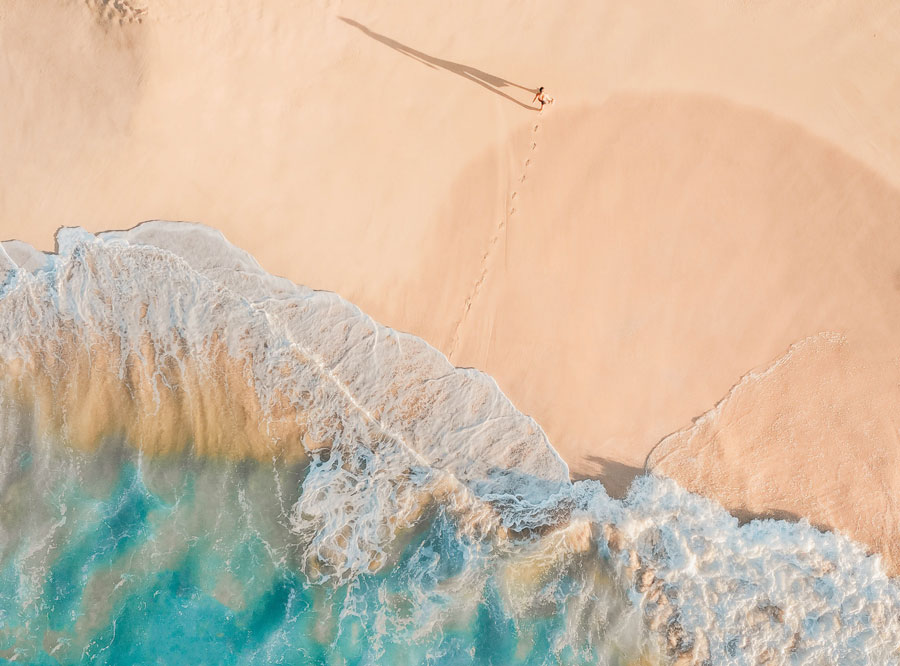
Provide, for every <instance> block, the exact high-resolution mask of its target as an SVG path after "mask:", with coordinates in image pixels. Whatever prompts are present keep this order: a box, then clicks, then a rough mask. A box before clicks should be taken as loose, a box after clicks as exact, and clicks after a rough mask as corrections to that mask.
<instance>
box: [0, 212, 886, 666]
mask: <svg viewBox="0 0 900 666" xmlns="http://www.w3.org/2000/svg"><path fill="white" fill-rule="evenodd" d="M57 242H58V254H52V255H44V254H41V253H36V252H35V251H33V250H31V249H30V248H28V247H27V246H24V245H23V244H18V243H16V244H5V248H4V251H3V252H2V253H0V361H2V362H3V363H5V364H6V367H7V369H8V371H9V372H10V373H12V372H13V370H12V369H15V373H18V374H17V381H19V383H20V384H21V382H22V381H23V380H22V377H23V376H25V377H26V379H27V376H28V374H29V373H32V374H34V373H41V372H45V373H49V374H50V375H53V374H54V373H56V374H59V373H61V372H63V371H62V370H60V369H59V368H60V367H62V368H74V367H76V365H77V363H76V361H77V360H78V358H80V357H81V356H85V357H86V358H88V359H96V358H99V356H100V354H101V353H102V355H103V356H104V358H108V359H111V361H110V363H109V367H110V368H112V369H113V370H114V371H115V372H114V373H113V376H110V377H105V378H104V377H99V378H97V377H96V376H94V375H96V374H98V373H99V372H100V371H99V370H94V371H91V370H88V371H87V372H88V374H89V375H91V376H90V377H89V380H90V381H91V382H94V383H93V384H91V386H93V387H97V386H100V385H101V384H102V382H111V383H119V384H122V383H124V384H126V385H127V386H128V395H129V396H130V398H129V399H131V400H133V401H134V402H135V403H137V404H139V407H140V409H141V410H144V411H147V410H150V411H152V410H154V409H156V410H157V412H156V418H157V419H158V421H159V422H160V424H162V422H163V421H165V420H166V419H167V418H168V417H167V415H166V414H165V413H163V408H164V406H165V405H166V404H168V403H167V402H166V401H167V400H169V398H167V397H166V396H167V395H168V394H172V395H175V394H179V391H181V393H190V391H189V390H187V389H184V388H180V385H179V383H183V384H184V385H185V386H187V384H188V382H187V378H188V377H193V376H194V375H197V373H199V375H200V377H201V379H203V380H205V381H207V382H219V383H221V382H226V383H227V384H228V386H229V387H230V389H229V391H230V393H238V392H240V391H249V392H250V393H251V394H252V398H253V401H255V402H254V404H258V405H259V409H260V411H259V416H260V418H259V421H258V422H254V423H251V424H250V426H248V427H253V428H258V429H260V430H261V431H262V435H263V438H262V440H263V441H269V442H270V443H271V444H270V445H266V446H270V448H269V449H266V448H263V449H260V448H255V449H252V450H250V449H247V450H245V449H241V448H240V447H238V448H236V449H235V448H234V446H233V442H232V441H230V439H229V438H228V437H227V436H226V435H222V434H221V433H219V434H217V435H216V436H215V437H213V438H212V440H213V441H214V442H217V443H218V445H219V446H220V447H221V450H222V451H223V452H225V453H230V454H231V455H236V454H239V455H253V456H254V457H256V458H258V459H263V460H265V459H267V458H268V457H278V456H284V455H286V452H285V450H284V447H285V446H294V447H299V448H302V449H303V451H302V453H303V454H304V455H307V456H309V458H310V460H311V464H310V466H309V471H308V473H307V474H306V476H305V478H304V480H303V489H302V493H301V494H300V496H299V499H296V500H295V501H294V504H293V505H292V506H291V507H290V508H289V509H284V510H285V511H286V513H287V517H288V524H289V527H290V530H291V531H292V532H293V534H294V535H295V536H297V538H298V539H300V542H301V543H302V545H303V548H304V557H303V558H302V559H303V562H302V564H301V566H304V567H306V570H307V572H308V573H310V574H311V575H313V576H316V577H319V578H321V579H323V580H324V579H331V580H341V581H347V580H352V579H353V578H354V577H355V576H357V575H358V574H359V573H361V572H365V571H372V570H377V569H379V568H381V567H384V566H386V565H387V564H388V563H389V561H390V558H391V557H392V543H393V542H394V541H395V540H396V539H398V536H399V532H398V530H402V529H403V528H404V527H409V526H411V525H413V524H414V523H415V522H416V521H417V520H418V518H419V516H420V515H421V514H422V512H423V511H424V510H425V509H426V507H427V506H428V505H430V504H437V505H438V506H440V507H441V508H442V509H443V510H445V511H447V513H448V514H449V515H451V516H453V517H454V519H455V520H456V521H457V523H458V525H459V526H460V529H462V530H464V531H469V533H470V534H471V535H472V537H473V538H474V539H475V540H476V541H479V542H483V543H485V544H487V545H486V546H485V547H486V548H487V552H488V556H492V557H496V558H500V559H502V558H505V557H507V555H508V554H509V553H511V552H512V553H516V555H515V557H511V559H509V562H508V564H507V568H506V571H507V574H508V576H509V577H510V579H516V580H520V583H521V584H519V583H517V584H516V585H512V586H510V588H509V590H510V591H509V593H508V595H507V602H508V603H509V604H510V605H512V606H514V607H516V606H521V607H522V609H530V608H532V607H533V606H534V604H536V603H537V601H536V600H535V599H534V598H531V597H530V596H529V595H528V594H525V593H523V592H522V590H527V589H530V588H529V587H528V585H527V584H526V582H522V581H525V579H528V578H529V577H531V578H534V577H535V576H537V575H538V574H536V573H535V571H546V570H547V569H548V568H550V569H552V568H553V567H558V566H562V564H561V563H562V562H563V561H564V560H565V559H566V558H567V557H568V556H569V555H571V554H572V553H582V554H585V553H587V554H590V556H591V557H594V558H595V559H596V560H597V561H598V562H600V561H601V560H602V561H604V562H607V563H608V564H609V565H610V566H611V570H612V571H613V575H614V577H615V579H616V580H617V581H618V583H617V584H618V586H619V587H620V589H621V590H622V593H623V594H625V595H626V596H629V597H630V598H631V600H632V602H633V606H634V608H635V609H637V611H638V615H639V616H640V617H641V618H642V620H641V621H642V622H643V624H644V625H645V626H646V627H648V628H649V629H650V630H651V632H652V634H653V635H656V636H659V637H661V638H660V640H661V644H662V645H663V649H664V651H665V653H666V654H667V655H668V656H669V657H670V658H671V659H676V658H679V657H681V658H685V659H690V660H693V661H694V662H697V663H699V662H702V661H704V660H707V659H709V660H711V663H716V664H719V663H727V664H731V663H734V664H756V663H762V662H763V661H765V660H767V659H768V662H769V663H878V664H889V663H900V589H898V586H897V584H896V583H895V582H894V581H892V580H890V579H889V578H888V577H887V576H886V575H885V573H884V571H883V569H882V567H881V563H880V560H879V558H877V557H867V556H866V554H865V552H864V550H863V549H862V548H861V547H860V546H858V545H857V544H854V543H852V542H851V541H849V540H848V539H846V538H844V537H843V536H841V535H838V534H832V533H822V532H819V531H817V530H815V529H814V528H812V527H810V526H809V525H808V524H807V523H806V522H800V523H787V522H783V521H771V520H770V521H762V522H759V521H757V522H752V523H750V524H748V525H744V526H739V525H738V523H737V520H736V519H734V518H733V517H731V516H730V515H728V514H727V513H726V512H725V511H724V510H723V509H722V508H721V507H720V506H718V505H716V504H715V503H713V502H711V501H708V500H705V499H702V498H699V497H697V496H694V495H691V494H689V493H687V492H686V491H684V490H683V489H681V488H679V487H678V486H677V485H676V484H675V483H674V482H672V481H668V480H663V479H658V478H654V477H644V478H641V479H639V480H638V482H636V484H635V485H634V486H633V488H632V490H631V492H630V493H629V495H628V497H627V498H626V499H625V500H623V501H616V500H612V499H610V498H609V497H608V496H607V494H606V492H605V491H604V489H603V487H602V485H601V484H599V483H598V482H590V481H586V482H579V483H575V484H571V483H570V482H569V480H568V470H567V468H566V465H565V464H564V463H563V461H562V460H561V459H560V458H559V456H558V455H557V454H556V452H555V451H554V450H553V448H552V447H551V446H550V444H549V442H548V441H547V439H546V437H545V436H544V433H543V432H542V431H541V429H540V427H539V426H538V425H537V424H536V423H535V422H534V421H533V420H532V419H530V418H529V417H527V416H525V415H523V414H521V413H520V412H518V411H517V410H516V409H515V408H514V407H513V406H512V404H511V403H510V402H509V400H507V399H506V397H505V396H504V395H503V394H502V392H501V391H500V390H499V388H498V387H497V385H496V384H495V383H494V381H493V380H492V379H491V378H490V377H488V376H487V375H484V374H483V373H480V372H478V371H475V370H471V369H459V368H454V367H452V366H451V364H450V363H449V362H448V361H447V360H446V358H445V357H444V356H443V355H441V354H440V353H439V352H438V351H437V350H435V349H433V348H432V347H430V346H429V345H427V344H426V343H425V342H424V341H422V340H420V339H418V338H416V337H414V336H411V335H406V334H402V333H398V332H396V331H393V330H391V329H389V328H386V327H384V326H380V325H379V324H377V323H376V322H374V321H372V320H371V319H370V318H369V317H367V316H366V315H365V314H364V313H362V312H361V311H360V310H359V309H358V308H356V307H355V306H353V305H351V304H349V303H347V302H346V301H344V300H342V299H341V298H340V297H339V296H337V295H335V294H332V293H327V292H317V291H313V290H310V289H307V288H304V287H300V286H296V285H294V284H292V283H290V282H289V281H287V280H284V279H281V278H276V277H273V276H271V275H268V274H267V273H266V272H265V271H263V270H262V269H261V268H260V267H259V265H258V264H257V263H256V262H255V261H254V260H253V259H252V257H250V256H249V255H247V254H246V253H245V252H242V251H241V250H238V249H237V248H234V247H233V246H231V245H230V244H228V243H227V241H225V239H224V238H223V237H222V236H221V235H220V234H219V233H218V232H215V231H213V230H211V229H208V228H205V227H201V226H197V225H186V224H175V223H165V222H154V223H146V224H144V225H141V226H139V227H136V228H135V229H132V230H130V231H125V232H109V233H104V234H100V235H99V236H94V235H92V234H89V233H87V232H85V231H83V230H79V229H64V230H61V231H60V233H59V234H58V237H57ZM60 340H67V341H68V342H64V343H61V342H59V341H60ZM220 348H223V349H224V350H225V354H226V357H223V356H222V355H221V354H220V353H219V352H220ZM60 355H61V356H63V357H64V358H63V361H64V362H63V363H62V365H59V363H57V361H58V360H59V356H60ZM51 357H52V358H51ZM228 359H231V360H235V359H236V360H237V361H238V362H237V363H236V364H235V365H234V368H236V369H232V370H229V371H227V372H226V371H224V370H223V369H222V365H223V364H224V363H230V362H231V360H228ZM195 366H196V368H195ZM88 367H89V368H90V367H91V364H90V363H88ZM94 367H96V364H95V365H94ZM142 367H146V368H147V373H148V376H150V377H151V379H150V380H146V381H143V380H141V377H143V376H144V375H141V374H140V373H141V370H140V368H142ZM197 368H199V370H198V369H197ZM92 373H93V374H92ZM191 373H194V374H191ZM76 374H77V373H76ZM51 379H52V382H59V383H62V382H64V381H67V380H66V378H64V377H62V376H59V377H57V376H54V377H52V378H51ZM84 381H88V380H84ZM98 382H99V383H98ZM200 384H202V382H199V383H198V384H197V385H198V387H199V386H200ZM81 385H83V384H79V386H81ZM202 390H205V389H201V388H197V389H196V392H197V393H198V394H199V393H200V392H201V391H202ZM111 395H112V393H111ZM179 395H180V394H179ZM142 396H145V397H143V398H142ZM146 396H149V398H148V397H146ZM17 399H21V396H19V398H17ZM179 400H181V401H182V402H183V403H185V404H186V405H187V407H183V408H180V409H182V411H181V412H179V414H182V413H187V414H189V415H193V416H192V418H193V419H194V420H193V421H191V423H193V424H194V426H195V427H196V424H197V423H200V424H201V425H203V427H204V428H207V429H208V430H212V429H213V425H212V424H209V423H208V422H207V421H206V420H204V418H205V417H204V418H201V417H199V416H197V412H198V411H213V412H214V411H215V409H216V405H211V404H206V403H203V400H202V399H201V397H199V395H197V396H193V397H192V396H191V395H188V396H186V397H180V398H179ZM142 401H143V402H142ZM7 404H11V403H7ZM179 404H181V403H179ZM41 408H42V409H52V408H53V407H52V406H51V407H47V406H46V405H45V406H43V407H41ZM7 409H8V410H9V409H13V408H11V407H8V408H7ZM17 409H19V408H17ZM248 409H249V408H248ZM64 411H65V410H64ZM276 412H278V413H280V414H282V416H280V417H279V418H280V419H281V420H282V421H284V422H285V423H287V426H285V425H284V423H282V425H281V426H279V427H278V428H276V427H275V426H274V425H272V423H274V422H275V420H276V419H275V418H274V417H273V418H272V419H271V420H269V419H267V418H266V415H268V414H275V413H276ZM248 413H250V414H251V415H252V414H253V412H252V410H251V411H249V412H248ZM284 414H287V416H284ZM171 418H172V419H175V417H174V416H172V417H171ZM178 418H179V419H184V418H185V417H183V416H178ZM21 420H22V419H21V418H19V419H18V420H17V421H16V423H17V425H16V426H15V427H16V428H22V427H25V426H22V424H21V423H19V421H21ZM10 422H11V421H10V420H9V419H6V420H4V427H7V426H9V423H10ZM63 422H64V425H66V426H67V427H69V426H70V427H71V428H70V429H72V428H74V427H75V424H76V423H77V422H78V416H77V415H75V414H72V413H71V412H67V413H66V414H65V415H64V418H63ZM294 426H295V427H296V428H297V429H298V430H303V432H304V435H303V436H302V437H299V438H298V439H297V440H296V441H293V440H290V438H289V437H287V436H286V435H285V432H286V431H290V429H291V427H294ZM10 427H11V426H10ZM29 427H30V426H29ZM160 427H162V426H160ZM62 436H63V439H65V428H64V432H63V435H62ZM235 438H238V439H239V438H240V437H239V436H238V435H235ZM137 439H138V440H140V437H138V438H137ZM279 442H280V443H281V445H282V448H279ZM285 442H287V443H286V444H285ZM136 444H137V445H138V446H142V445H143V444H142V442H141V441H137V442H136ZM2 453H3V452H0V462H2V460H5V458H4V457H3V455H2ZM203 453H205V454H207V455H214V454H215V453H216V450H214V449H211V448H206V449H204V451H203ZM7 457H9V456H7ZM7 467H9V465H7ZM4 469H5V468H4ZM12 475H13V473H12V472H11V471H10V470H5V471H4V472H3V474H0V483H2V481H3V480H4V479H5V478H10V477H11V476H12ZM273 547H274V546H273ZM523 553H524V554H523ZM481 556H482V555H479V556H476V555H473V556H472V557H473V558H474V559H477V558H478V557H481ZM504 561H505V560H504ZM523 563H527V566H525V564H523ZM473 566H474V565H473ZM467 571H469V570H468V569H467ZM471 572H474V569H472V570H471ZM471 572H470V573H471ZM471 575H473V576H474V575H476V574H475V573H471ZM458 580H459V581H460V585H461V586H462V587H465V580H466V576H465V575H461V576H460V577H459V579H458ZM522 585H524V587H522ZM554 589H556V588H554ZM517 590H518V591H517ZM557 592H558V590H557ZM460 594H462V588H460ZM423 608H424V606H423ZM572 608H577V609H578V610H577V612H576V610H573V611H571V620H570V619H568V618H567V619H566V622H567V626H568V623H570V624H571V628H570V631H572V632H583V631H589V630H590V629H586V628H585V624H584V623H585V619H584V618H585V613H587V615H588V616H590V613H591V612H598V611H597V610H596V607H594V606H591V607H589V608H588V607H586V606H578V605H577V604H574V602H573V606H572ZM586 608H587V610H585V609H586ZM422 612H423V613H425V610H423V611H422ZM513 612H514V613H515V609H514V610H513ZM521 612H523V613H524V612H525V610H522V611H521ZM621 621H622V622H627V621H629V620H628V618H627V617H626V618H624V619H622V620H621ZM423 626H424V625H423Z"/></svg>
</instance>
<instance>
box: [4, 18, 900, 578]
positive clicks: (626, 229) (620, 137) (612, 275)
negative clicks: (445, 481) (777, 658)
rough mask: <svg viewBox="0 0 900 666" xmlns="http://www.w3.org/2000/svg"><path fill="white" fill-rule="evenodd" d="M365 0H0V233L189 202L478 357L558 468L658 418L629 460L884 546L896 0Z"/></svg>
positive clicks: (642, 432)
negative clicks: (542, 100) (542, 105)
mask: <svg viewBox="0 0 900 666" xmlns="http://www.w3.org/2000/svg"><path fill="white" fill-rule="evenodd" d="M383 5H384V3H375V2H356V1H346V2H340V3H330V2H310V3H296V6H295V4H294V3H278V2H262V1H260V0H241V1H240V2H238V1H237V0H234V1H232V0H229V1H226V2H204V1H201V0H197V1H195V2H183V1H182V0H144V1H143V3H138V2H132V3H131V4H126V3H122V2H118V3H117V2H103V1H99V0H92V1H91V2H88V3H86V4H85V3H83V2H81V1H80V0H55V1H50V0H48V1H47V2H41V3H35V2H32V1H31V0H0V45H2V53H3V56H4V57H3V58H2V59H0V89H2V90H4V91H5V93H4V95H3V96H2V99H0V145H2V146H3V153H2V159H0V236H2V237H4V238H12V237H15V238H22V239H24V240H27V241H29V242H31V243H34V244H36V245H38V246H41V247H45V248H49V247H50V246H51V245H52V234H53V231H54V230H55V229H56V228H57V227H58V226H60V225H82V226H85V227H86V228H88V229H92V230H99V229H107V228H121V227H127V226H131V225H132V224H134V223H137V222H139V221H141V220H144V219H150V218H164V219H184V220H193V221H200V222H205V223H207V224H210V225H213V226H215V227H218V228H220V229H222V230H223V231H224V232H225V233H226V235H227V236H228V238H229V239H230V240H231V241H232V242H234V243H235V244H237V245H239V246H241V247H243V248H245V249H247V250H248V251H250V252H251V253H252V254H254V255H255V256H256V257H257V258H258V259H259V260H260V262H261V263H262V265H263V266H264V267H265V268H267V269H268V270H270V271H272V272H274V273H278V274H283V275H285V276H287V277H289V278H291V279H293V280H295V281H297V282H301V283H304V284H307V285H310V286H313V287H316V288H322V289H330V290H334V291H337V292H339V293H340V294H342V295H343V296H345V297H346V298H348V299H349V300H351V301H353V302H355V303H357V304H358V305H359V306H361V307H362V308H363V309H364V310H365V311H367V312H368V313H370V314H371V315H372V316H373V317H375V318H376V319H377V320H379V321H381V322H383V323H385V324H388V325H390V326H393V327H395V328H398V329H402V330H407V331H411V332H413V333H416V334H418V335H421V336H423V337H424V338H425V339H426V340H428V341H430V342H431V343H432V344H434V345H435V346H437V347H438V348H440V349H441V350H443V351H444V352H445V353H446V354H448V355H449V356H450V358H451V359H452V360H453V361H454V362H455V363H457V364H459V365H472V366H475V367H478V368H481V369H483V370H485V371H487V372H489V373H490V374H492V375H493V376H494V377H495V378H496V379H497V381H498V382H499V384H500V386H501V387H502V388H503V389H504V391H506V392H507V394H508V395H509V396H510V397H511V398H512V399H513V401H514V402H515V403H516V404H517V405H518V406H519V407H520V408H521V409H522V410H523V411H526V412H528V413H530V414H532V415H533V416H535V417H536V418H537V419H538V421H539V422H540V423H541V424H542V425H543V426H544V427H545V429H546V430H547V432H548V434H549V436H550V438H551V440H552V441H553V443H554V445H555V446H556V447H557V449H558V450H559V451H560V453H561V454H562V455H563V456H564V457H565V458H566V460H567V461H568V462H569V463H570V466H571V470H572V472H573V475H574V476H579V477H580V476H598V477H600V478H602V479H603V480H604V481H605V482H606V483H607V484H608V487H609V488H610V489H611V490H612V491H613V492H615V493H620V492H622V491H623V490H624V488H625V487H626V486H627V483H628V481H629V480H630V478H631V477H632V476H633V475H634V474H635V473H637V472H638V471H639V470H640V469H642V468H643V466H644V462H645V458H646V456H647V455H648V453H650V451H651V450H652V449H653V447H654V445H655V444H656V443H657V442H659V441H660V440H661V439H663V438H664V437H666V435H668V434H669V433H671V432H673V431H679V432H677V434H675V435H673V436H672V437H670V438H668V439H666V440H665V441H664V443H663V444H662V446H661V447H660V448H658V449H657V450H656V451H655V452H654V453H653V454H652V455H651V456H650V459H649V463H650V466H651V467H652V468H653V469H656V470H658V471H660V472H662V473H666V474H671V475H673V476H675V477H676V478H677V479H678V480H679V481H681V482H682V483H683V484H685V485H687V486H688V487H690V488H691V489H694V490H697V491H699V492H702V493H706V494H709V495H712V496H714V497H716V498H718V499H720V500H721V501H722V502H723V503H724V504H725V505H726V506H727V507H728V508H729V509H731V510H733V511H735V512H736V513H739V514H742V515H758V514H763V515H773V514H774V515H797V516H806V517H808V518H809V519H810V520H811V521H812V522H813V523H815V524H819V525H823V526H832V527H839V528H841V529H843V530H845V531H847V532H848V533H850V534H852V535H853V536H854V537H856V538H858V539H861V540H863V541H865V542H866V543H868V544H869V545H870V546H871V547H873V548H874V549H878V550H881V551H882V552H884V553H886V554H890V557H891V558H892V559H891V560H890V562H891V563H892V566H894V570H895V571H896V570H897V568H896V567H897V566H900V553H898V552H897V549H896V539H897V526H898V524H900V509H898V508H897V507H896V504H895V499H894V498H895V497H897V490H898V485H900V465H898V464H896V462H897V457H898V455H900V443H898V441H897V439H898V438H897V433H898V430H897V428H898V419H897V407H896V405H897V400H896V399H897V397H898V396H897V391H898V389H897V386H898V384H900V363H898V362H900V340H898V336H896V335H895V334H894V332H895V331H897V330H900V329H898V324H900V114H898V113H897V109H898V108H900V78H898V77H897V76H896V75H895V73H896V72H898V71H900V6H898V5H897V3H896V2H894V1H893V0H871V1H867V2H851V3H847V2H837V1H836V0H829V1H826V2H819V3H808V2H799V1H793V2H780V3H775V2H722V1H720V0H685V2H679V3H671V2H667V1H665V0H639V1H637V2H628V3H622V2H606V1H602V2H597V1H595V0H584V1H582V2H576V1H568V0H566V1H560V2H552V3H549V2H512V0H495V1H491V2H483V1H482V0H462V1H461V2H456V3H453V4H452V6H450V5H447V4H446V3H424V4H423V3H420V2H411V1H409V2H394V3H391V4H390V7H386V6H383ZM143 9H146V10H147V11H146V13H141V11H140V10H143ZM138 18H140V19H141V20H140V22H138V21H137V19H138ZM120 19H121V21H120ZM538 85H546V86H547V87H548V90H549V92H550V94H551V95H553V96H555V97H556V98H557V103H556V104H555V105H554V106H553V107H552V108H550V109H549V110H548V111H547V112H545V113H544V114H543V115H542V116H538V114H537V113H535V111H534V110H532V109H529V108H528V106H529V102H530V100H531V98H532V92H531V91H530V89H532V88H535V87H536V86H538ZM820 333H829V334H835V335H837V336H840V338H841V340H842V341H841V342H836V341H835V338H834V337H833V336H831V335H825V336H823V337H817V338H814V339H813V341H812V342H809V343H805V344H804V345H803V346H802V348H800V351H798V350H797V348H795V350H794V351H793V352H791V354H790V355H789V357H788V358H787V360H784V361H781V362H779V363H778V364H776V367H775V369H774V370H769V371H764V369H765V368H766V367H767V366H769V364H771V363H773V362H774V361H776V359H779V358H781V357H782V356H783V355H784V354H785V353H786V352H787V350H788V349H789V347H790V346H791V345H792V344H794V343H797V342H798V341H801V340H804V339H807V338H809V337H810V336H815V335H817V334H820ZM752 369H756V370H757V372H756V373H751V374H750V375H747V374H746V373H748V372H749V371H751V370H752ZM745 375H746V376H745ZM741 377H744V379H743V380H741ZM739 380H740V383H739V384H738V385H737V386H736V388H734V390H733V391H732V392H731V393H730V394H729V390H730V389H731V387H732V386H734V385H735V383H736V382H739ZM726 395H729V397H728V398H727V399H726V400H725V401H724V402H722V403H721V404H720V405H719V407H718V408H717V409H716V411H714V412H712V413H710V414H708V415H707V416H705V417H703V418H702V419H700V420H699V421H698V422H697V423H696V424H695V425H694V426H693V427H690V423H691V419H692V418H693V417H696V416H698V415H700V414H702V413H704V412H706V411H707V410H709V409H710V408H711V407H712V406H713V405H715V404H716V403H717V402H719V401H720V400H721V399H722V397H723V396H726ZM685 428H686V429H685ZM891 539H894V542H893V543H894V545H893V546H891V545H890V544H891Z"/></svg>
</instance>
